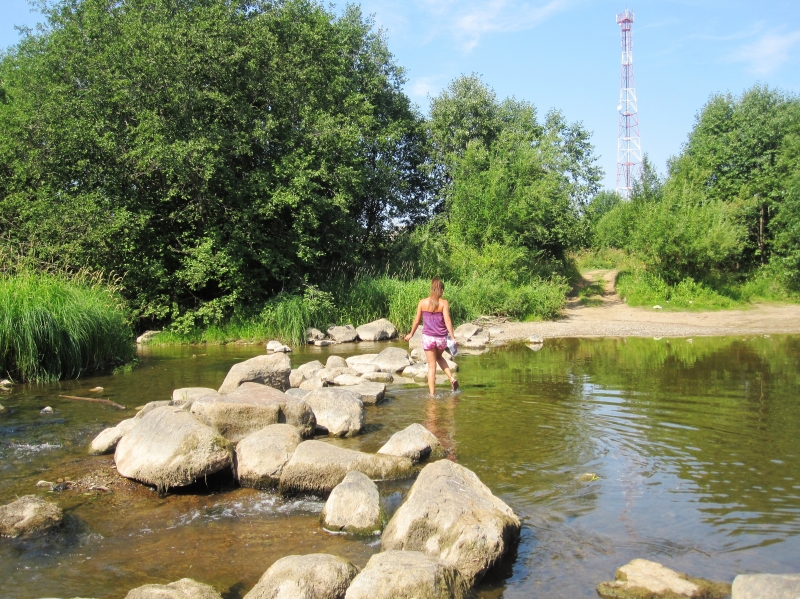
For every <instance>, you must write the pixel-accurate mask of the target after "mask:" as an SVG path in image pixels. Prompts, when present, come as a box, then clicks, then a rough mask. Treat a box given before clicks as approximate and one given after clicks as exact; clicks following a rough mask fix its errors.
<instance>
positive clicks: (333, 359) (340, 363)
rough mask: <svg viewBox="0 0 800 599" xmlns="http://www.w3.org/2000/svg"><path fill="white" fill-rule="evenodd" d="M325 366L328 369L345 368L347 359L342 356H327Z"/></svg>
mask: <svg viewBox="0 0 800 599" xmlns="http://www.w3.org/2000/svg"><path fill="white" fill-rule="evenodd" d="M325 368H327V369H328V370H330V369H332V368H347V361H346V360H345V359H344V358H343V357H342V356H328V359H327V361H326V362H325Z"/></svg>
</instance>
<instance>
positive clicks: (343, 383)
mask: <svg viewBox="0 0 800 599" xmlns="http://www.w3.org/2000/svg"><path fill="white" fill-rule="evenodd" d="M360 383H361V377H360V376H357V375H354V374H340V375H338V376H337V377H336V378H335V379H333V384H334V385H336V386H337V387H348V386H353V385H358V384H360Z"/></svg>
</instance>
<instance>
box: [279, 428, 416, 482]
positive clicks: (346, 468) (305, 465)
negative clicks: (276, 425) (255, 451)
mask: <svg viewBox="0 0 800 599" xmlns="http://www.w3.org/2000/svg"><path fill="white" fill-rule="evenodd" d="M353 470H356V471H358V472H361V473H362V474H365V475H366V476H368V477H369V478H371V479H372V480H397V479H402V478H409V477H411V476H413V474H414V466H413V464H412V463H411V460H409V459H408V458H401V457H397V456H388V455H378V454H374V453H363V452H360V451H353V450H352V449H345V448H343V447H337V446H336V445H331V444H330V443H325V442H324V441H303V442H302V443H301V444H300V445H298V446H297V449H295V451H294V454H293V455H292V458H291V459H290V460H289V463H288V464H286V466H284V468H283V472H282V473H281V481H280V491H281V493H284V494H290V495H293V494H298V493H310V494H314V495H327V494H328V493H330V492H331V491H332V490H333V488H334V487H335V486H336V485H338V484H339V483H340V482H342V481H343V480H344V477H345V476H346V475H347V473H348V472H351V471H353Z"/></svg>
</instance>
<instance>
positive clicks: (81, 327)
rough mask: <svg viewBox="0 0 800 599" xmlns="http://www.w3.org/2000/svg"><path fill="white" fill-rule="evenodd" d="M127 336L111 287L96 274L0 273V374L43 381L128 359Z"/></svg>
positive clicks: (125, 321)
mask: <svg viewBox="0 0 800 599" xmlns="http://www.w3.org/2000/svg"><path fill="white" fill-rule="evenodd" d="M134 355H135V347H134V344H133V335H132V331H131V328H130V326H129V322H128V319H127V317H126V311H125V308H124V306H123V304H122V301H121V299H120V298H119V296H118V295H117V292H116V290H115V289H114V288H113V286H109V285H107V284H104V283H103V282H102V281H101V280H100V279H99V278H97V277H94V278H93V277H89V276H82V275H80V274H79V275H77V276H73V277H70V276H67V275H64V274H52V273H36V272H26V271H16V272H14V273H8V272H6V273H0V373H2V375H3V376H5V377H10V378H12V379H14V380H17V381H31V382H45V381H53V380H58V379H62V378H77V377H79V376H81V375H82V374H84V373H87V372H92V371H96V370H102V369H105V368H109V367H112V366H116V365H120V364H124V363H126V362H128V361H130V360H132V359H133V357H134Z"/></svg>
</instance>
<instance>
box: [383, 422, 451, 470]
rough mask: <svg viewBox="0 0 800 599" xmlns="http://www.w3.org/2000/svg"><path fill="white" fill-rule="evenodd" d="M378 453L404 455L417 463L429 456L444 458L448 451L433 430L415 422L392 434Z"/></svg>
mask: <svg viewBox="0 0 800 599" xmlns="http://www.w3.org/2000/svg"><path fill="white" fill-rule="evenodd" d="M378 453H383V454H386V455H399V456H404V457H407V458H408V459H410V460H411V461H412V462H415V463H416V462H419V461H421V460H425V459H428V458H432V459H439V458H443V457H444V456H445V454H446V453H447V452H445V450H444V447H442V444H441V443H439V439H437V438H436V436H435V435H434V434H433V433H432V432H430V431H429V430H428V429H427V428H425V427H424V426H422V425H421V424H417V423H414V424H412V425H410V426H408V427H406V428H404V429H403V430H401V431H399V432H397V433H395V434H394V435H392V438H391V439H389V441H387V442H386V444H385V445H384V446H383V447H381V448H380V449H379V450H378Z"/></svg>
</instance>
